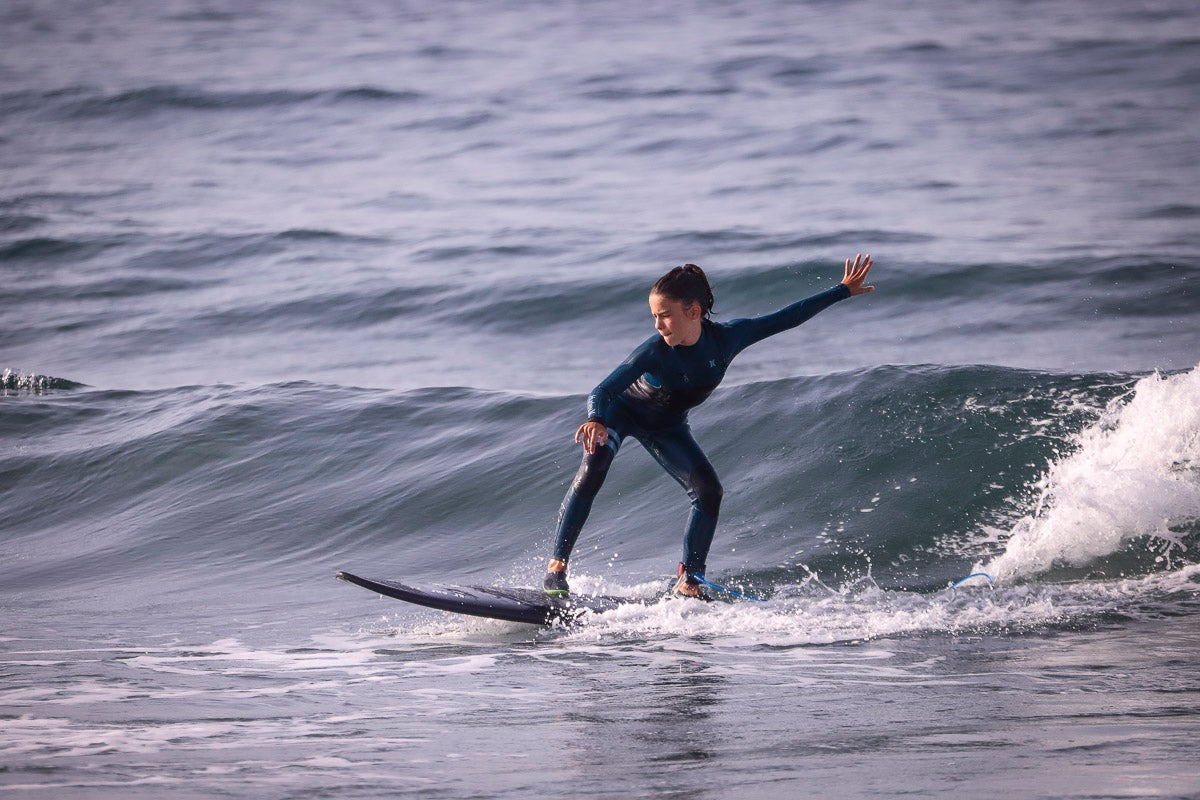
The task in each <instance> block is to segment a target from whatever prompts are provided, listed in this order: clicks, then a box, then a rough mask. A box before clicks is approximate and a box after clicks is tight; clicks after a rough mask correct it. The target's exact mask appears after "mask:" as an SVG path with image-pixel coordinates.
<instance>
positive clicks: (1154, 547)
mask: <svg viewBox="0 0 1200 800" xmlns="http://www.w3.org/2000/svg"><path fill="white" fill-rule="evenodd" d="M1036 487H1037V498H1036V503H1035V507H1034V508H1033V510H1032V511H1031V512H1030V513H1029V514H1027V515H1025V516H1023V517H1022V518H1021V519H1020V520H1018V521H1017V522H1016V524H1015V525H1013V526H1012V527H1011V529H1010V530H1008V531H1007V532H1005V533H1003V534H1002V535H1001V537H1000V538H1001V541H1003V544H1004V552H1003V553H1002V554H1000V555H999V556H997V557H996V558H994V559H992V560H991V561H990V562H988V564H986V565H985V566H981V567H980V568H981V569H983V570H986V571H988V572H990V573H991V574H993V575H994V576H996V577H997V578H1000V579H1015V578H1024V577H1027V576H1029V575H1034V574H1038V573H1044V572H1047V571H1050V570H1053V569H1055V568H1056V567H1058V568H1062V567H1084V568H1087V569H1088V570H1096V569H1105V568H1111V569H1112V570H1113V571H1117V572H1118V573H1120V572H1121V571H1123V570H1126V569H1131V568H1134V567H1136V563H1135V562H1134V563H1131V562H1130V560H1129V559H1128V558H1120V556H1122V555H1126V556H1127V555H1128V553H1127V550H1128V549H1129V548H1130V547H1131V545H1132V544H1133V543H1136V542H1142V543H1143V544H1142V547H1141V548H1140V555H1141V557H1142V558H1141V560H1145V559H1146V558H1147V557H1149V558H1152V561H1153V563H1154V564H1165V565H1170V564H1171V563H1172V562H1173V561H1176V560H1177V559H1179V558H1182V557H1183V554H1184V553H1185V552H1186V550H1187V540H1188V539H1189V537H1195V536H1196V535H1197V534H1200V367H1198V368H1196V369H1193V370H1191V371H1190V372H1186V373H1182V374H1177V375H1171V376H1162V375H1159V374H1154V375H1151V376H1149V377H1146V378H1143V379H1142V380H1140V381H1138V383H1137V384H1136V386H1134V387H1133V389H1132V390H1131V391H1130V392H1129V393H1128V395H1123V396H1122V397H1120V398H1117V399H1115V400H1113V401H1111V402H1110V403H1109V405H1108V407H1107V408H1106V409H1105V411H1104V413H1103V414H1102V415H1101V416H1100V418H1099V419H1098V420H1097V421H1096V422H1095V423H1093V424H1092V425H1090V426H1089V427H1087V428H1085V429H1084V430H1083V431H1081V432H1080V433H1079V434H1078V435H1077V436H1076V437H1075V439H1074V441H1073V442H1072V447H1071V449H1070V451H1069V452H1068V453H1066V454H1064V455H1063V456H1062V457H1060V458H1058V459H1055V460H1054V461H1053V462H1052V463H1051V464H1050V465H1049V468H1048V469H1047V471H1046V473H1045V475H1044V476H1043V477H1042V478H1041V479H1040V480H1039V481H1038V482H1037V484H1036ZM1146 540H1149V541H1148V542H1147V541H1146ZM1114 557H1115V558H1114Z"/></svg>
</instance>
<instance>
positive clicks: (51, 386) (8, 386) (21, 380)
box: [0, 369, 84, 395]
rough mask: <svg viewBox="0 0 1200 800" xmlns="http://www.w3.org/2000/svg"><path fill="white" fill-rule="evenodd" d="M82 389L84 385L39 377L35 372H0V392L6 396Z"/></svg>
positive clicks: (11, 370) (62, 379) (64, 379)
mask: <svg viewBox="0 0 1200 800" xmlns="http://www.w3.org/2000/svg"><path fill="white" fill-rule="evenodd" d="M82 388H84V384H82V383H77V382H76V381H72V380H67V379H66V378H55V377H53V376H51V375H39V374H37V373H36V372H21V371H20V370H14V369H6V370H4V372H0V391H3V392H4V394H6V395H7V394H8V393H9V392H14V391H15V392H29V393H32V394H42V393H43V392H49V391H54V390H57V389H82Z"/></svg>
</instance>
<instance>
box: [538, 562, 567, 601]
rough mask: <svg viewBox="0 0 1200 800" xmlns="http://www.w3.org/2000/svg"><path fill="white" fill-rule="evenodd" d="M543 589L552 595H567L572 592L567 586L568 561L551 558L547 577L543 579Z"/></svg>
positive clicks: (547, 568)
mask: <svg viewBox="0 0 1200 800" xmlns="http://www.w3.org/2000/svg"><path fill="white" fill-rule="evenodd" d="M542 591H543V592H545V593H546V594H548V595H550V596H551V597H566V596H567V595H569V594H570V593H571V589H570V588H569V587H568V586H567V562H565V561H559V560H558V559H557V558H553V559H551V560H550V565H549V566H548V567H546V577H545V578H544V579H543V580H542Z"/></svg>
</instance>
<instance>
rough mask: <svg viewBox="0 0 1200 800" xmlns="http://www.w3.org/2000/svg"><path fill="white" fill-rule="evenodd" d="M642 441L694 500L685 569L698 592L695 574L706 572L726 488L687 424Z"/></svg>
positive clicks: (684, 551)
mask: <svg viewBox="0 0 1200 800" xmlns="http://www.w3.org/2000/svg"><path fill="white" fill-rule="evenodd" d="M642 443H643V444H644V445H645V446H646V451H647V452H649V453H650V455H652V456H654V458H655V460H656V461H658V463H659V464H661V465H662V466H663V469H665V470H666V471H667V473H668V474H669V475H670V476H671V477H672V478H674V479H675V480H676V481H678V482H679V485H680V486H682V487H683V488H684V489H685V490H687V493H688V497H690V498H691V500H692V513H691V515H690V516H689V517H688V525H687V532H686V533H685V534H684V537H683V562H682V564H683V570H682V573H683V577H684V578H686V582H687V583H689V584H691V585H692V586H695V588H696V593H697V594H698V593H699V586H698V584H697V583H696V582H695V580H694V577H695V576H697V575H703V574H704V570H705V565H706V562H707V560H708V550H709V548H710V547H711V546H712V540H713V534H714V533H715V532H716V530H717V518H718V517H719V516H720V513H721V498H722V497H723V496H724V494H725V492H724V489H723V488H722V487H721V481H720V479H718V478H717V471H716V470H715V469H713V465H712V464H711V463H709V460H708V458H707V457H706V456H705V455H704V451H703V450H701V449H700V445H698V444H696V440H695V439H694V438H693V437H692V431H691V429H690V428H689V427H688V426H687V425H683V426H680V427H678V428H672V429H670V430H668V431H665V432H656V433H655V434H654V435H653V436H650V437H646V438H645V439H643V440H642Z"/></svg>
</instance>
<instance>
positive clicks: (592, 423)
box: [575, 420, 608, 453]
mask: <svg viewBox="0 0 1200 800" xmlns="http://www.w3.org/2000/svg"><path fill="white" fill-rule="evenodd" d="M607 441H608V428H606V427H605V426H604V423H603V422H597V421H596V420H588V421H587V422H585V423H583V424H582V425H580V426H579V430H577V431H575V443H576V444H582V445H583V449H584V451H585V452H588V453H594V452H596V448H597V447H603V446H604V443H605V442H607Z"/></svg>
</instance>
